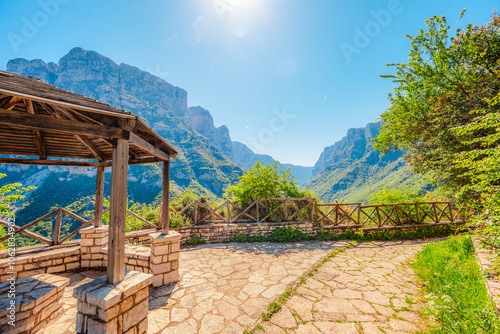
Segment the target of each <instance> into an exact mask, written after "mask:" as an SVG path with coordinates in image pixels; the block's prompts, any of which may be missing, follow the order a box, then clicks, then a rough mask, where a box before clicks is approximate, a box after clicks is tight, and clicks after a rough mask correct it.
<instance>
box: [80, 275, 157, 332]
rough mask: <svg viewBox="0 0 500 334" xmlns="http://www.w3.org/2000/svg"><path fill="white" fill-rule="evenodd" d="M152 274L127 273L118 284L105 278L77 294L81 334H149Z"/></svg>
mask: <svg viewBox="0 0 500 334" xmlns="http://www.w3.org/2000/svg"><path fill="white" fill-rule="evenodd" d="M152 281H153V276H152V275H151V274H146V273H141V272H138V271H131V270H125V276H124V278H123V280H122V281H120V282H118V283H117V284H111V283H108V282H107V277H106V276H102V277H99V278H97V279H95V280H93V281H90V282H88V283H85V284H82V285H80V286H78V287H76V288H75V289H74V290H73V297H75V298H76V299H77V300H78V302H77V310H78V313H77V314H76V332H77V333H79V334H94V333H99V334H122V333H126V334H146V332H147V330H148V300H149V285H150V284H151V283H152Z"/></svg>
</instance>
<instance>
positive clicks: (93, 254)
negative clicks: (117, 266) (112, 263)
mask: <svg viewBox="0 0 500 334" xmlns="http://www.w3.org/2000/svg"><path fill="white" fill-rule="evenodd" d="M108 231H109V226H108V225H104V226H101V227H87V228H83V229H81V230H80V235H81V236H82V241H81V248H80V253H81V267H82V268H90V267H105V266H106V264H107V263H106V261H105V259H104V254H103V253H102V250H101V249H102V247H104V246H105V245H106V244H107V243H108Z"/></svg>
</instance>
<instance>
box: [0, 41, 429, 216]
mask: <svg viewBox="0 0 500 334" xmlns="http://www.w3.org/2000/svg"><path fill="white" fill-rule="evenodd" d="M7 71H9V72H13V73H18V74H21V75H24V76H33V77H37V78H40V79H42V80H44V81H45V82H47V83H50V84H53V85H55V86H58V87H61V88H63V89H66V90H69V91H72V92H74V93H77V94H82V95H85V96H88V97H91V98H94V99H96V100H99V101H101V102H104V103H107V104H110V105H112V106H114V107H117V108H120V109H125V110H128V111H131V112H133V113H134V114H136V115H138V116H140V117H141V118H143V119H144V120H145V121H146V122H147V123H148V125H150V126H151V127H152V128H153V130H155V131H156V132H157V133H158V134H159V135H161V136H163V137H164V138H165V139H166V140H167V141H169V142H170V143H171V144H173V145H174V146H176V147H177V148H178V149H179V151H180V154H179V155H178V158H177V159H175V160H173V161H172V172H171V176H172V180H173V181H174V182H175V185H174V186H173V189H174V190H175V189H177V190H182V189H186V188H191V189H194V190H196V191H197V192H200V193H206V194H214V195H216V196H221V195H222V194H223V192H224V189H225V188H226V187H227V186H228V185H229V184H234V183H235V182H237V180H238V178H239V177H240V176H241V175H242V174H243V172H244V170H248V169H249V168H251V167H252V166H253V165H254V164H255V162H256V161H260V162H262V163H270V162H273V161H274V159H273V158H272V157H271V156H268V155H261V154H255V153H254V152H253V151H252V150H251V149H250V148H248V147H247V146H246V145H245V144H243V143H240V142H236V141H232V139H231V136H230V132H229V129H228V128H227V127H226V126H224V125H222V126H220V127H215V125H214V121H213V118H212V116H211V114H210V112H209V111H208V110H206V109H204V108H203V107H201V106H192V107H188V94H187V92H186V91H185V90H183V89H182V88H179V87H175V86H173V85H171V84H170V83H168V82H166V81H164V80H162V79H160V78H158V77H156V76H154V75H152V74H150V73H148V72H145V71H142V70H140V69H138V68H136V67H134V66H130V65H127V64H116V63H115V62H113V61H112V60H111V59H109V58H107V57H105V56H102V55H100V54H98V53H97V52H94V51H87V50H84V49H81V48H74V49H72V50H71V51H70V52H69V53H68V54H67V55H65V56H64V57H62V58H61V59H60V60H59V62H58V64H55V63H52V62H50V63H45V62H43V61H42V60H39V59H36V60H31V61H30V60H26V59H19V58H18V59H13V60H10V61H9V62H8V64H7ZM378 128H379V126H378V125H375V124H368V126H367V127H366V128H363V129H350V130H349V131H348V133H347V136H346V137H345V138H343V139H342V140H341V141H339V142H337V143H335V144H334V145H332V146H329V147H327V148H325V151H324V152H323V153H322V154H321V156H320V158H319V160H318V162H317V163H316V165H315V166H314V167H303V166H296V165H290V164H284V166H285V167H288V168H290V169H291V171H292V173H293V174H294V176H295V177H296V178H297V180H298V181H299V183H301V184H304V183H305V185H304V187H305V188H307V189H311V190H312V191H313V192H315V193H316V194H318V195H320V196H321V197H322V198H323V199H324V200H333V199H338V198H344V199H349V200H366V199H367V198H366V194H367V192H369V191H371V190H373V189H378V188H380V187H381V186H383V185H387V186H395V185H402V186H411V185H413V184H418V185H419V186H418V187H420V183H419V182H417V181H416V179H414V178H415V176H414V175H413V174H412V173H411V171H410V170H409V168H408V167H407V166H406V163H405V162H404V161H403V159H402V154H401V153H390V154H388V155H386V156H385V157H383V158H379V156H378V152H375V151H373V149H372V146H373V145H372V143H370V142H369V140H370V139H372V138H373V137H375V136H376V135H377V134H378ZM0 170H1V171H3V172H6V173H7V175H8V176H7V178H6V179H3V181H5V182H21V183H23V184H25V185H35V186H37V187H38V189H37V190H36V191H34V192H32V194H30V196H31V198H30V201H32V202H35V201H36V202H37V210H36V212H35V211H33V212H31V214H30V213H29V212H30V211H32V210H34V209H32V208H30V207H32V206H28V208H26V209H25V210H22V211H24V212H25V214H23V215H22V216H24V215H25V216H26V218H28V217H30V216H32V215H36V214H38V215H41V214H44V213H46V212H48V210H49V209H50V207H52V206H55V205H58V206H66V205H68V204H69V203H71V202H73V201H75V200H77V199H79V198H82V197H85V196H90V195H92V194H93V193H94V189H95V184H94V180H95V171H93V170H92V169H86V168H63V167H57V168H54V167H52V168H48V167H37V166H30V167H28V166H6V165H3V166H2V165H0ZM160 175H161V174H160V170H159V168H158V167H157V166H156V165H144V166H131V167H130V171H129V198H130V199H131V200H133V201H137V202H143V203H149V202H151V201H153V200H154V198H155V197H156V196H157V195H158V194H159V193H160V190H161V184H160V180H161V177H160ZM107 177H109V175H108V176H107ZM311 178H312V179H311ZM306 182H307V183H306ZM398 182H399V183H398ZM405 182H406V183H405ZM418 187H417V188H418ZM422 187H424V188H425V186H422ZM106 188H109V187H105V190H106V192H107V191H109V189H106ZM47 194H51V196H50V200H48V199H47V198H46V197H47ZM42 203H43V204H42ZM27 209H30V210H27ZM30 218H33V217H30Z"/></svg>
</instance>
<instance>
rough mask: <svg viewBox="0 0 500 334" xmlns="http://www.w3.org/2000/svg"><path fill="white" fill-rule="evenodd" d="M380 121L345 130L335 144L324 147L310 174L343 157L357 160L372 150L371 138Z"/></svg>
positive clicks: (315, 173) (316, 172) (377, 129)
mask: <svg viewBox="0 0 500 334" xmlns="http://www.w3.org/2000/svg"><path fill="white" fill-rule="evenodd" d="M381 126H382V125H381V124H380V123H368V124H367V125H366V127H364V128H355V129H349V130H347V134H346V136H345V137H343V138H342V139H341V140H339V141H338V142H336V143H335V144H333V145H331V146H328V147H325V149H324V150H323V152H322V153H321V155H320V157H319V159H318V161H317V162H316V164H315V165H314V169H313V172H312V176H316V175H318V174H319V173H321V171H323V170H324V169H325V168H326V167H328V166H329V165H332V164H334V163H336V162H339V161H341V160H344V159H349V160H359V159H361V158H362V157H363V156H365V155H366V154H371V152H373V142H371V140H372V139H373V138H375V137H376V136H378V133H379V129H380V127H381Z"/></svg>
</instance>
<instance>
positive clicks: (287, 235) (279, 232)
mask: <svg viewBox="0 0 500 334" xmlns="http://www.w3.org/2000/svg"><path fill="white" fill-rule="evenodd" d="M308 239H309V236H308V235H307V234H305V233H302V232H301V231H300V230H298V229H296V228H295V227H285V228H281V227H280V228H276V229H274V230H273V231H272V232H271V235H270V236H269V241H271V242H279V243H283V242H297V241H303V240H308Z"/></svg>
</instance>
